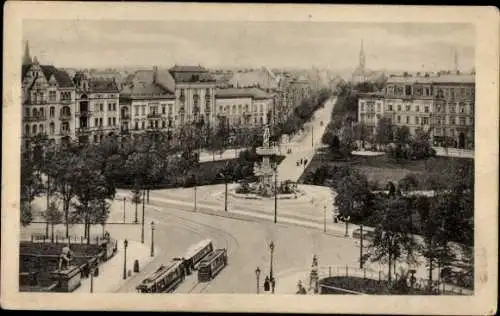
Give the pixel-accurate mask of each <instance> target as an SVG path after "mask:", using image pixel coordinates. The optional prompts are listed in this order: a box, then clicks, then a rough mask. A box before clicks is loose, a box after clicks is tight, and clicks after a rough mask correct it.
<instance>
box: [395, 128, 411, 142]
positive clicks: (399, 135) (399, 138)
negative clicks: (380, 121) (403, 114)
mask: <svg viewBox="0 0 500 316" xmlns="http://www.w3.org/2000/svg"><path fill="white" fill-rule="evenodd" d="M394 131H395V132H394V136H395V137H394V140H395V141H396V143H397V144H398V145H400V146H403V145H406V144H408V143H409V141H410V129H409V128H408V126H395V127H394Z"/></svg>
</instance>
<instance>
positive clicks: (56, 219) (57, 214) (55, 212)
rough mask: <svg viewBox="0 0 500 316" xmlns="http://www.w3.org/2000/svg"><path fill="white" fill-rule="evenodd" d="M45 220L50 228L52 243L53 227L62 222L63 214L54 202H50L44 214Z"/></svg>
mask: <svg viewBox="0 0 500 316" xmlns="http://www.w3.org/2000/svg"><path fill="white" fill-rule="evenodd" d="M44 217H45V220H46V221H47V223H49V224H50V226H51V231H52V234H51V238H50V240H51V241H52V242H54V226H55V225H57V224H60V223H61V222H62V218H63V213H62V212H61V211H60V210H59V205H58V204H57V203H56V202H55V201H51V202H50V204H49V208H48V209H47V211H46V212H45V213H44Z"/></svg>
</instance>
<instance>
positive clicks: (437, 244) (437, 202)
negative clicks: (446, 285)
mask: <svg viewBox="0 0 500 316" xmlns="http://www.w3.org/2000/svg"><path fill="white" fill-rule="evenodd" d="M448 203H449V202H448V201H447V199H446V198H445V197H444V196H442V195H439V196H437V197H435V198H434V199H432V200H431V202H429V200H428V199H425V198H420V199H419V203H418V211H419V213H420V218H421V220H420V222H421V231H422V235H423V247H422V250H421V253H422V255H423V256H424V257H425V258H426V259H427V266H428V269H429V289H430V290H432V286H433V280H432V274H433V271H434V269H435V267H436V265H439V266H440V267H441V268H443V267H446V266H448V265H449V264H450V263H451V261H452V260H453V253H452V251H451V249H450V247H449V242H448V241H449V239H448V236H447V232H446V211H447V209H448Z"/></svg>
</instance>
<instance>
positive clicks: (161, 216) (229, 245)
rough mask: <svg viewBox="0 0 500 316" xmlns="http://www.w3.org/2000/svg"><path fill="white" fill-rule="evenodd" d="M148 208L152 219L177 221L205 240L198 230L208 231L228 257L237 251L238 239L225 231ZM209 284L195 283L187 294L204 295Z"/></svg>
mask: <svg viewBox="0 0 500 316" xmlns="http://www.w3.org/2000/svg"><path fill="white" fill-rule="evenodd" d="M149 208H150V209H152V210H154V211H156V214H155V215H154V217H156V218H157V219H158V220H160V221H162V222H163V223H165V224H168V222H169V219H172V218H174V219H176V220H177V221H180V222H181V223H180V224H179V226H180V227H181V228H182V229H184V230H187V231H189V232H192V233H194V234H196V235H197V236H200V237H202V238H205V237H206V235H205V234H203V233H201V232H200V231H199V229H200V228H203V229H204V230H206V231H208V233H209V234H210V235H212V236H215V237H216V238H217V242H220V241H221V240H222V241H223V243H224V246H225V248H226V250H227V253H228V255H229V254H234V253H235V252H237V251H238V250H239V246H240V244H239V241H238V239H237V238H236V237H235V236H234V235H233V234H231V233H228V232H227V231H225V230H222V229H220V228H217V227H215V226H213V225H210V224H206V223H202V222H200V221H197V220H194V219H192V218H187V217H184V216H181V215H179V214H172V213H168V214H165V213H163V212H162V210H161V208H160V207H158V206H149ZM211 283H212V282H196V283H195V284H194V285H193V286H192V287H191V288H189V289H188V291H187V293H204V292H205V291H206V290H207V289H208V287H209V286H210V284H211ZM174 292H175V291H174Z"/></svg>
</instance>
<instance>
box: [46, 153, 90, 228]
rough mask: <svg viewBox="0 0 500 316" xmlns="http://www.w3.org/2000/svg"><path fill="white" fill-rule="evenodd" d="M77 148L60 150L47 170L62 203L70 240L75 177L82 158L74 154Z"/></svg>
mask: <svg viewBox="0 0 500 316" xmlns="http://www.w3.org/2000/svg"><path fill="white" fill-rule="evenodd" d="M74 150H75V148H71V147H68V148H64V147H63V148H60V150H59V151H57V152H56V153H55V154H54V156H53V159H52V160H51V161H50V163H49V165H48V167H47V168H49V169H50V170H51V173H50V174H51V178H52V179H53V184H54V188H55V189H54V190H55V194H56V197H57V198H59V199H60V200H61V201H62V204H63V213H64V223H65V225H66V238H69V217H70V206H71V200H72V199H73V197H74V196H75V188H74V186H73V185H74V176H75V166H76V165H78V164H79V163H81V162H82V161H81V159H80V156H78V153H75V152H74Z"/></svg>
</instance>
